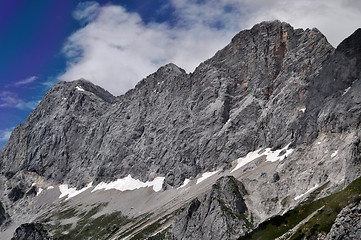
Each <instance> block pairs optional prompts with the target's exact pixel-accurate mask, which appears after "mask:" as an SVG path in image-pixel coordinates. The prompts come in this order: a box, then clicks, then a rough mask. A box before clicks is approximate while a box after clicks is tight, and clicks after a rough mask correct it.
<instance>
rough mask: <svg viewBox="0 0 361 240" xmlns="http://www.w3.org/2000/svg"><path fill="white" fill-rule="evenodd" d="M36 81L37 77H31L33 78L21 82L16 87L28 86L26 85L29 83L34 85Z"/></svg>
mask: <svg viewBox="0 0 361 240" xmlns="http://www.w3.org/2000/svg"><path fill="white" fill-rule="evenodd" d="M36 79H38V77H37V76H31V77H28V78H26V79H24V80H21V81H19V82H16V83H15V84H14V85H15V86H20V85H26V84H29V83H32V82H34V81H35V80H36Z"/></svg>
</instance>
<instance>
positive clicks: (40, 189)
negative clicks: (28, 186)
mask: <svg viewBox="0 0 361 240" xmlns="http://www.w3.org/2000/svg"><path fill="white" fill-rule="evenodd" d="M42 191H43V189H42V188H39V189H38V192H37V193H36V196H38V195H39V194H40V193H41V192H42Z"/></svg>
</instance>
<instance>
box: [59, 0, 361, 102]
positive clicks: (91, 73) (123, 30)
mask: <svg viewBox="0 0 361 240" xmlns="http://www.w3.org/2000/svg"><path fill="white" fill-rule="evenodd" d="M168 4H169V5H168V7H169V6H170V7H171V8H172V9H173V14H174V19H173V24H172V25H169V24H167V23H155V22H151V23H147V24H146V23H144V22H143V21H142V19H141V18H140V16H139V15H138V14H137V13H129V12H127V11H126V10H125V9H124V8H123V7H121V6H115V5H106V6H100V5H99V4H98V3H96V2H87V3H82V4H81V5H79V8H78V9H77V10H76V11H75V13H74V17H75V18H76V19H77V20H79V21H80V22H81V23H82V24H83V27H82V28H81V29H79V30H78V31H76V32H75V33H74V34H72V35H71V36H70V37H69V39H68V41H67V43H66V45H65V47H64V53H65V55H66V57H67V58H68V66H67V69H66V72H65V73H64V74H63V75H61V76H60V77H59V78H60V79H61V80H66V81H71V80H75V79H79V78H85V79H88V80H90V81H92V82H94V83H95V84H98V85H100V86H102V87H104V88H105V89H107V90H109V91H110V92H112V93H113V94H116V95H119V94H122V93H124V92H125V91H127V90H128V89H130V88H132V87H134V85H135V84H136V83H137V82H138V81H140V80H141V79H142V78H144V77H145V76H147V75H149V74H150V73H152V72H154V71H156V70H157V69H158V68H159V67H160V66H162V65H164V64H167V63H169V62H173V63H175V64H177V65H178V66H180V67H182V68H184V69H185V70H186V71H188V72H191V71H193V70H194V69H195V67H196V66H198V65H199V63H200V62H202V61H204V60H206V59H207V58H209V57H211V56H212V55H214V54H215V52H216V51H217V50H219V49H221V48H223V47H224V46H225V45H226V44H227V43H229V42H230V40H231V38H232V37H233V36H234V35H235V34H236V33H237V32H239V31H240V30H242V29H245V28H251V27H252V26H253V25H254V24H256V23H259V22H261V21H264V20H273V19H280V20H281V21H286V22H289V23H290V24H291V25H293V26H294V27H295V28H299V27H302V28H313V27H317V28H318V29H319V30H320V31H321V32H323V33H324V34H325V35H326V36H327V38H328V39H329V41H330V42H331V43H332V44H333V45H334V46H336V45H337V44H338V43H339V42H340V41H341V40H342V39H344V38H345V37H347V36H348V35H350V34H351V33H352V32H353V31H354V30H356V28H357V27H358V26H357V25H358V23H360V22H361V6H360V4H359V3H358V1H356V0H343V1H338V0H329V1H321V0H302V1H286V0H275V1H266V0H203V1H194V0H171V1H170V2H169V3H168ZM353 5H355V6H356V5H357V6H356V7H353ZM164 9H167V7H164ZM164 9H163V11H164ZM161 10H162V9H161ZM168 10H169V9H168Z"/></svg>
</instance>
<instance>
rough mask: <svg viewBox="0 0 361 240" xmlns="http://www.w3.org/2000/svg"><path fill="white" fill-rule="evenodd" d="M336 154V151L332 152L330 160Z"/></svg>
mask: <svg viewBox="0 0 361 240" xmlns="http://www.w3.org/2000/svg"><path fill="white" fill-rule="evenodd" d="M337 153H338V150H336V151H334V152H333V153H332V154H331V157H332V158H333V157H335V156H336V155H337Z"/></svg>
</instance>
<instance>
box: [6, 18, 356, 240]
mask: <svg viewBox="0 0 361 240" xmlns="http://www.w3.org/2000/svg"><path fill="white" fill-rule="evenodd" d="M360 35H361V33H360V30H357V31H356V32H355V33H354V34H353V35H351V36H350V37H349V38H347V39H346V40H345V41H343V42H342V43H341V44H340V46H339V47H338V48H337V50H336V51H335V49H334V48H333V47H332V46H331V45H330V44H329V43H328V42H327V39H326V38H325V36H324V35H322V33H320V32H319V31H318V30H317V29H305V30H303V29H294V28H293V27H292V26H290V25H289V24H287V23H283V22H280V21H272V22H262V23H260V24H257V25H256V26H254V27H253V28H251V29H249V30H244V31H241V32H240V33H238V34H237V35H236V36H235V37H234V38H233V39H232V41H231V42H230V43H229V44H228V45H227V46H225V47H224V48H223V49H221V50H219V51H218V52H217V53H216V54H215V55H214V56H213V57H212V58H210V59H208V60H206V61H204V62H203V63H201V64H200V65H199V66H198V67H197V68H196V69H195V71H194V72H193V73H190V74H187V73H186V72H185V71H184V70H182V69H181V68H179V67H177V66H176V65H175V64H167V65H165V66H163V67H161V68H159V69H158V70H157V71H156V72H155V73H153V74H150V75H149V76H148V77H146V78H144V79H143V80H141V81H140V82H139V83H138V84H137V85H136V87H135V88H134V89H131V90H129V91H128V92H127V93H126V94H124V95H121V96H119V97H116V98H115V97H114V96H112V95H111V94H110V93H108V92H107V91H105V90H103V89H102V88H100V87H98V86H95V85H94V84H92V83H90V82H88V81H86V80H83V79H81V80H77V81H73V82H61V83H58V84H56V85H55V86H54V87H53V88H52V89H51V90H50V91H49V92H48V93H47V94H46V95H45V96H44V98H43V100H42V101H41V103H40V104H39V106H38V107H37V108H36V109H35V110H34V111H33V112H32V113H31V114H30V115H29V117H28V119H27V120H26V122H25V123H23V124H21V125H19V126H18V127H16V128H15V130H14V131H13V133H12V135H11V137H10V139H9V141H8V143H7V144H6V145H5V146H4V147H3V148H2V149H1V150H0V168H1V169H0V170H1V174H0V182H1V183H3V184H0V202H1V204H0V225H1V222H2V224H3V225H4V224H7V223H8V222H10V219H14V217H13V216H18V217H17V218H16V220H17V221H18V223H24V220H23V219H21V218H22V216H23V215H24V214H22V213H21V212H27V211H23V210H22V209H23V206H29V209H30V208H31V207H33V206H36V207H37V206H40V205H38V204H42V202H44V205H42V206H45V205H46V204H48V201H49V202H51V201H52V202H56V203H59V202H60V203H61V201H62V200H63V201H66V200H64V199H65V198H63V196H65V195H67V194H68V197H69V198H71V200H69V201H67V203H69V205H67V204H62V203H61V204H59V206H55V208H54V209H57V210H59V209H62V210H64V212H63V213H64V215H68V213H69V215H71V219H73V220H72V221H74V219H77V220H79V221H77V222H78V223H79V224H80V225H78V227H80V228H73V226H75V225H77V224H78V223H76V224H75V223H74V224H75V225H72V227H70V228H65V227H66V226H68V227H69V222H68V221H67V220H66V221H63V220H64V219H60V218H62V217H63V215H62V214H54V215H53V216H51V217H50V218H47V219H48V221H50V222H49V224H50V225H51V224H52V222H57V221H58V220H59V221H60V220H61V221H60V222H63V223H64V224H66V225H64V226H63V227H64V228H63V229H62V230H61V231H56V232H58V233H59V234H63V235H66V236H68V235H67V234H68V233H69V234H70V232H72V233H75V232H78V230H79V229H80V232H81V231H83V230H84V231H85V229H89V228H90V227H89V226H91V225H88V222H86V221H83V220H84V217H86V216H88V217H89V215H88V214H90V213H92V212H93V210H94V211H98V210H99V211H102V213H104V214H106V213H111V215H109V216H111V218H112V219H116V218H114V217H113V216H115V215H112V214H113V213H114V209H117V210H119V211H121V213H119V212H118V213H116V216H118V217H119V216H120V218H121V219H122V221H123V220H124V221H126V222H127V224H118V223H117V224H113V225H112V227H111V229H112V230H111V231H108V230H109V229H110V228H105V227H104V229H105V230H106V232H107V234H118V235H117V237H119V238H122V237H121V236H123V235H122V234H125V233H127V232H128V233H129V234H133V236H137V237H138V238H143V237H140V236H142V234H143V235H144V234H145V235H147V234H146V233H144V232H141V231H138V230H140V229H141V228H142V229H143V230H149V229H150V228H152V229H153V227H154V228H158V227H159V226H163V225H167V226H166V227H167V229H168V230H164V229H166V228H162V229H163V230H164V231H167V233H165V234H166V235H167V236H172V237H170V238H169V239H172V238H173V237H174V238H175V239H194V238H196V239H237V238H238V237H240V236H243V235H244V234H245V233H246V232H249V231H251V230H252V229H254V228H255V227H256V226H257V225H258V224H259V223H261V222H263V221H265V220H266V219H269V218H270V217H272V216H275V215H280V214H282V215H283V214H284V213H286V211H287V210H289V209H293V208H294V207H296V206H297V205H299V204H300V203H301V202H302V201H304V200H306V199H307V200H309V201H313V200H314V199H315V197H316V196H326V195H329V193H330V192H334V191H335V190H336V189H342V188H343V187H344V186H345V185H347V184H348V183H350V182H352V181H353V180H355V179H356V178H358V177H360V175H361V164H360V162H361V161H360V159H361V150H360V149H361V144H360V143H361V140H360V139H361V131H360V122H361V121H360V116H361V107H360V103H361V94H360V92H361V80H360V69H361V68H360V41H359V40H360ZM217 179H218V180H217ZM35 182H36V183H35ZM155 182H156V185H157V188H156V190H155V188H154V187H155V185H154V184H155ZM38 185H39V186H38ZM123 185H127V186H125V188H123V187H124V186H123ZM128 185H131V186H128ZM138 186H139V187H140V186H142V187H140V188H141V189H138V190H139V191H138V190H135V189H134V188H137V187H138ZM146 186H148V187H146ZM151 186H153V188H151ZM160 186H162V189H161V187H160ZM72 187H74V188H72ZM128 187H129V188H128ZM130 187H131V188H130ZM40 189H42V190H43V191H44V193H40ZM76 189H77V190H76ZM80 189H81V190H80ZM108 189H111V190H112V191H108ZM124 189H127V190H126V191H123V190H124ZM130 189H132V190H130ZM93 190H94V191H93ZM119 191H120V192H119ZM48 194H49V195H48ZM78 194H79V196H78ZM43 196H46V197H43ZM59 196H61V199H60V200H59V199H58V197H59ZM73 197H74V198H73ZM123 197H124V198H123ZM34 199H35V200H34ZM49 199H52V200H49ZM33 200H34V201H33ZM123 200H124V202H123ZM73 201H74V202H73ZM77 201H80V202H82V204H78V203H77ZM99 201H100V202H101V201H103V202H106V204H101V205H99V206H96V205H95V204H99ZM71 204H73V205H72V207H71ZM108 204H109V205H108ZM60 205H61V206H60ZM1 206H3V209H1ZM181 206H183V207H181ZM73 207H74V208H73ZM98 207H99V208H98ZM45 208H47V209H50V208H53V205H51V206H50V205H46V206H45ZM76 208H82V209H79V211H78V210H75V209H76ZM318 208H319V207H317V208H316V209H315V211H316V210H317V209H318ZM34 209H35V210H34ZM34 209H32V210H33V212H35V211H36V210H38V208H34ZM103 210H104V211H103ZM19 213H20V214H19ZM65 213H66V214H65ZM70 213H71V214H70ZM73 213H74V214H77V213H79V216H78V217H77V218H73V217H74V216H73V215H72V214H73ZM83 213H84V214H83ZM32 214H33V213H32ZM37 214H38V212H36V213H35V214H33V215H31V214H30V215H29V218H28V219H34V216H35V215H37ZM315 214H316V212H315ZM123 215H126V216H124V218H123ZM91 216H93V215H91ZM95 216H101V214H100V213H99V215H98V213H97V214H96V215H94V217H95ZM292 216H293V215H292ZM103 217H104V215H102V216H101V218H103ZM286 217H287V216H286ZM90 218H92V217H90ZM90 218H88V219H87V220H90ZM281 218H283V216H281ZM51 219H53V220H54V221H53V220H51ZM104 219H105V218H104ZM93 220H94V221H92V220H91V221H92V223H91V224H94V223H96V222H98V220H96V219H93ZM133 220H134V224H135V225H134V226H136V227H135V228H134V227H130V226H132V223H131V222H133ZM276 220H277V219H276ZM128 221H129V222H128ZM139 221H140V222H139ZM172 222H173V224H171V223H172ZM277 222H278V221H277ZM128 223H129V224H130V225H128ZM151 223H152V224H151ZM81 224H86V225H81ZM50 225H49V226H50ZM34 226H35V225H23V228H19V229H18V230H19V231H17V233H16V234H19V235H24V236H28V235H27V231H28V230H27V229H30V230H29V231H30V232H40V233H42V232H43V230H44V231H47V230H46V228H42V227H41V226H42V225H38V226H35V227H34ZM84 226H86V227H84ZM113 226H115V228H113ZM118 226H119V227H120V228H121V229H120V228H116V227H118ZM278 226H279V225H278ZM0 227H1V226H0ZM88 227H89V228H88ZM148 227H149V228H148ZM168 227H169V228H171V230H169V228H168ZM96 229H98V228H96ZM104 229H103V230H104ZM162 229H159V230H162ZM113 230H114V231H113ZM123 230H124V231H123ZM128 230H129V231H128ZM163 230H162V231H163ZM69 231H70V232H69ZM110 232H111V233H110ZM0 234H1V233H0ZM76 234H77V233H76ZM135 234H136V235H135ZM138 234H139V235H138ZM145 235H144V236H145ZM15 236H16V235H15ZM29 236H31V235H29ZM107 236H108V237H109V236H110V235H107ZM124 236H125V235H124ZM124 236H123V237H124ZM129 236H130V235H129ZM113 237H114V238H116V237H115V235H114V236H113ZM129 238H130V237H129ZM165 238H167V237H165ZM143 239H144V238H143Z"/></svg>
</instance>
